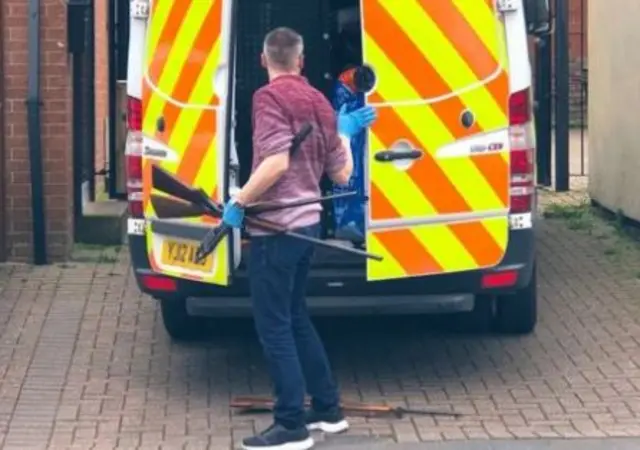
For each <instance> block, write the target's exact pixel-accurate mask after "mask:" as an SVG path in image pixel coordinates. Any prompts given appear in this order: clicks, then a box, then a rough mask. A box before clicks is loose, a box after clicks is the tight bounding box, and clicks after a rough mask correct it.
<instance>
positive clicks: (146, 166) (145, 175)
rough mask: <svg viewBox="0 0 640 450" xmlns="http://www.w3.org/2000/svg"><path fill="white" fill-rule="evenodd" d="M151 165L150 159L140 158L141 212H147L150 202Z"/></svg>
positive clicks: (151, 187)
mask: <svg viewBox="0 0 640 450" xmlns="http://www.w3.org/2000/svg"><path fill="white" fill-rule="evenodd" d="M152 169H153V163H152V162H151V160H150V159H147V158H142V180H143V183H142V211H145V212H146V211H147V207H148V206H149V203H150V202H151V191H152V189H153V186H152V185H151V176H152Z"/></svg>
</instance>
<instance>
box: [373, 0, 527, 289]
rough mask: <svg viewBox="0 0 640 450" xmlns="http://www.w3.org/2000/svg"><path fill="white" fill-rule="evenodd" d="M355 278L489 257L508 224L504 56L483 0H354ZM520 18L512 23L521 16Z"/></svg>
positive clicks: (502, 246)
mask: <svg viewBox="0 0 640 450" xmlns="http://www.w3.org/2000/svg"><path fill="white" fill-rule="evenodd" d="M361 7H362V17H363V47H364V48H363V53H364V62H365V64H367V65H368V66H370V67H371V68H372V69H373V71H374V73H375V75H376V84H375V86H374V88H373V90H372V91H371V92H370V93H369V94H368V96H367V102H368V103H369V104H371V105H373V106H375V107H377V110H378V120H377V121H376V122H375V123H374V125H373V126H372V127H371V129H370V130H369V134H368V139H369V140H368V144H369V149H368V154H369V156H368V161H367V177H368V189H369V198H370V202H369V213H368V221H367V250H368V251H370V252H372V253H376V254H380V255H382V256H383V257H384V260H383V261H382V262H377V261H371V260H369V261H368V263H367V264H368V267H367V279H368V280H386V279H398V278H406V277H413V276H424V275H431V274H444V273H454V272H461V271H467V270H474V269H480V268H485V267H492V266H495V265H497V264H498V263H500V261H501V260H502V259H503V257H504V254H505V251H506V247H507V241H508V236H509V220H508V214H509V163H510V157H509V118H508V114H509V110H508V108H509V74H508V70H509V65H508V64H507V53H506V40H505V31H504V23H503V21H502V17H501V15H500V13H499V12H498V11H497V10H496V6H495V2H494V1H493V0H412V1H408V2H398V0H361ZM523 25H524V24H523Z"/></svg>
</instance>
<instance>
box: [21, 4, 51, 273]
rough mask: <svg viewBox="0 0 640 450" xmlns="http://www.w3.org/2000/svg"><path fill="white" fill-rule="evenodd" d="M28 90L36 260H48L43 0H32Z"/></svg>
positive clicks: (37, 263) (45, 261)
mask: <svg viewBox="0 0 640 450" xmlns="http://www.w3.org/2000/svg"><path fill="white" fill-rule="evenodd" d="M28 64H29V66H28V70H29V72H28V76H27V83H28V90H27V102H26V103H27V130H28V133H29V162H30V166H31V210H32V211H31V212H32V215H33V262H34V264H36V265H43V264H46V263H47V237H46V225H45V213H44V180H43V178H44V173H43V169H42V141H41V138H40V132H41V126H40V106H41V104H42V100H41V98H40V0H29V60H28Z"/></svg>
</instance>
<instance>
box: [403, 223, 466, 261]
mask: <svg viewBox="0 0 640 450" xmlns="http://www.w3.org/2000/svg"><path fill="white" fill-rule="evenodd" d="M411 231H413V234H414V235H415V236H416V237H417V238H418V240H419V241H420V243H421V244H422V245H423V246H424V247H425V248H426V249H427V250H428V251H429V253H431V256H433V258H434V259H435V260H436V261H438V263H439V264H440V266H441V267H442V269H443V271H444V272H455V271H460V270H466V269H469V268H475V267H477V266H478V264H477V263H476V261H475V260H474V259H473V257H472V256H471V255H470V254H469V252H468V251H467V249H466V248H465V246H464V245H462V243H461V242H460V240H459V239H458V238H457V237H456V235H455V234H453V232H452V231H451V229H450V228H449V227H448V226H447V225H421V226H415V227H412V228H411Z"/></svg>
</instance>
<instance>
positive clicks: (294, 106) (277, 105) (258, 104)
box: [249, 75, 347, 235]
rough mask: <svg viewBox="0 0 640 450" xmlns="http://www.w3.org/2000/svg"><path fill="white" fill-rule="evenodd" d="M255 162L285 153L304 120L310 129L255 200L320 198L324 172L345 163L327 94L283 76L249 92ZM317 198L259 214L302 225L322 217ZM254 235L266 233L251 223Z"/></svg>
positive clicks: (293, 225)
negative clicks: (281, 172)
mask: <svg viewBox="0 0 640 450" xmlns="http://www.w3.org/2000/svg"><path fill="white" fill-rule="evenodd" d="M252 120H253V166H252V171H255V170H256V168H257V167H258V166H259V165H260V163H261V162H262V161H264V159H265V158H267V157H269V156H272V155H275V154H277V153H280V152H288V151H289V149H290V146H291V140H292V139H293V137H294V135H295V133H296V132H298V131H299V130H300V129H301V128H302V125H303V124H304V123H305V122H309V123H310V124H311V125H312V127H313V131H312V132H311V134H310V135H309V136H308V137H307V139H306V140H305V141H304V142H303V143H302V145H301V146H300V147H299V148H298V150H297V151H296V153H295V154H294V156H293V157H292V158H291V160H290V162H289V169H288V170H287V171H286V172H285V173H284V175H283V176H282V177H281V178H280V179H279V180H278V181H277V182H276V183H275V184H274V185H273V186H272V187H271V188H269V190H267V191H266V192H265V193H264V194H263V195H262V197H261V198H260V199H259V201H261V202H262V201H275V202H287V201H292V200H298V199H302V198H310V197H319V196H320V195H321V194H320V180H321V178H322V175H323V174H324V173H325V172H326V173H328V174H329V175H331V174H333V173H337V172H339V171H340V170H341V169H342V168H343V167H344V165H345V164H346V162H347V159H346V154H345V153H344V150H343V149H342V141H341V139H340V137H339V135H338V132H337V120H336V112H335V111H334V109H333V108H332V106H331V104H330V103H329V101H328V100H327V98H326V97H325V96H324V95H323V94H322V93H321V92H320V91H318V90H317V89H315V88H313V87H312V86H311V85H310V84H309V83H308V82H307V80H306V78H304V77H302V76H298V75H282V76H279V77H278V78H275V79H274V80H273V81H271V82H270V83H269V84H267V85H266V86H263V87H262V88H260V89H259V90H257V91H256V92H255V94H254V96H253V117H252ZM321 211H322V206H321V205H320V204H319V203H314V204H311V205H306V206H301V207H296V208H288V209H283V210H280V211H271V212H265V213H262V214H261V215H260V216H259V217H260V218H262V219H266V220H270V221H272V222H276V223H278V224H280V225H284V226H286V227H287V228H300V227H305V226H309V225H314V224H316V223H318V222H319V221H320V212H321ZM249 231H250V232H251V233H252V234H254V235H255V234H264V232H262V231H261V230H257V229H252V228H249Z"/></svg>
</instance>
